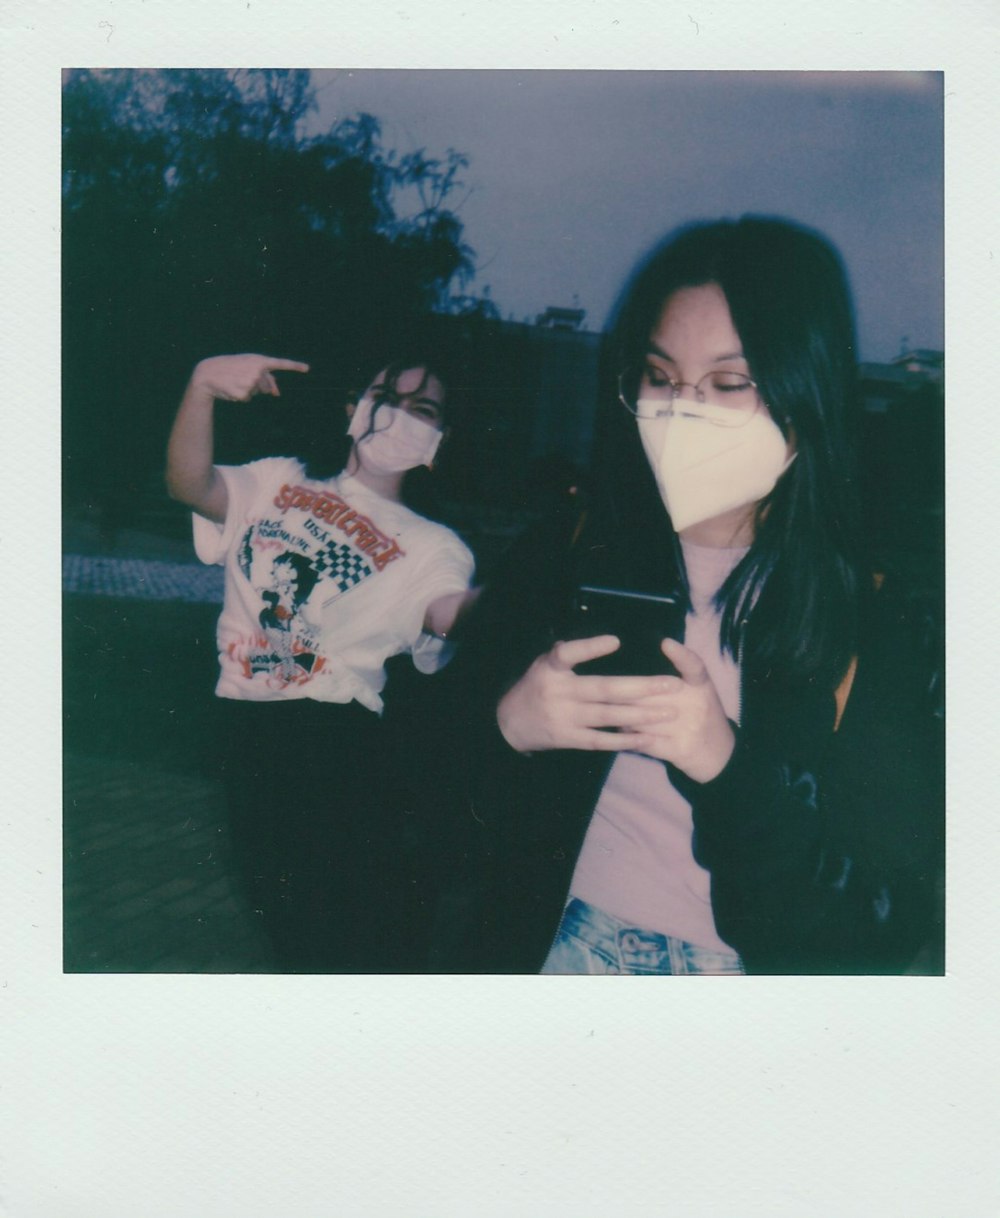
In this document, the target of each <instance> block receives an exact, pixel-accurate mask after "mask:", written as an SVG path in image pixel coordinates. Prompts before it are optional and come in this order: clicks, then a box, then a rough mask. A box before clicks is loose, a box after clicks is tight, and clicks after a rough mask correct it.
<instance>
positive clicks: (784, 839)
mask: <svg viewBox="0 0 1000 1218" xmlns="http://www.w3.org/2000/svg"><path fill="white" fill-rule="evenodd" d="M880 623H881V628H880V629H879V630H878V631H877V632H876V633H875V635H874V636H873V637H872V638H871V639H870V641H869V645H868V646H867V648H864V649H863V650H862V652H861V655H860V657H859V663H858V669H857V674H856V677H855V681H854V685H853V688H852V690H851V695H850V699H849V701H848V705H847V709H846V712H845V714H844V717H843V720H842V722H841V724H840V728H839V730H838V731H837V732H836V733H833V732H832V731H831V730H830V729H831V727H832V711H831V712H830V714H829V715H828V716H827V718H826V724H825V730H820V731H818V732H814V733H813V734H812V743H811V745H809V746H807V747H804V746H803V744H802V741H803V739H805V738H807V737H808V735H809V734H808V733H803V732H799V733H795V732H791V733H789V735H788V738H787V740H786V738H785V736H784V735H783V736H782V740H781V741H779V740H777V739H775V738H772V739H770V740H768V739H761V738H760V736H759V735H757V736H755V737H753V738H748V737H747V735H746V734H745V733H740V735H739V738H738V743H737V748H736V751H735V753H734V754H733V757H732V759H731V761H730V763H729V765H728V766H727V767H726V769H725V770H724V771H723V773H722V774H721V775H719V777H718V778H717V779H715V780H714V781H713V782H711V783H707V784H703V785H701V786H698V785H696V784H687V790H686V792H685V793H686V794H687V795H688V797H689V798H690V799H691V801H692V807H693V817H694V826H695V850H696V854H697V857H698V858H699V861H700V862H701V863H702V864H703V865H704V866H706V867H707V868H708V869H709V870H710V871H711V873H712V905H713V910H714V912H715V919H716V925H717V927H718V930H719V933H720V935H721V936H722V938H723V939H725V940H726V942H728V943H730V944H731V945H732V947H733V948H734V949H736V950H737V951H738V952H740V954H741V955H742V956H743V958H744V960H745V962H746V964H747V968H748V970H749V971H756V972H781V973H898V972H902V971H904V970H906V969H907V968H908V967H909V966H910V965H911V962H912V961H913V960H914V958H915V957H916V956H917V955H918V953H922V954H921V958H922V959H923V960H925V961H930V962H931V963H929V964H928V966H927V967H926V968H925V969H923V970H922V971H932V972H933V971H940V956H941V953H940V943H939V939H940V929H941V928H940V922H941V918H940V910H939V906H940V888H941V882H942V871H943V837H944V834H943V808H944V765H943V722H942V718H941V716H940V714H939V713H935V711H934V708H933V706H932V705H931V699H930V698H929V696H928V695H929V694H931V693H932V685H933V679H932V677H931V675H930V673H929V670H928V668H927V666H926V665H924V664H923V663H920V662H915V661H917V660H918V659H919V658H920V657H919V654H918V652H917V651H916V650H915V643H914V639H913V632H912V631H910V630H909V629H908V625H909V624H908V623H907V622H906V620H905V614H903V613H900V612H897V611H896V610H895V609H893V608H891V607H889V608H885V607H884V608H883V609H882V611H881V612H880ZM831 701H832V700H831ZM774 735H775V736H776V735H777V733H775V734H774ZM788 740H790V741H792V742H793V743H791V744H789V743H788ZM783 742H784V743H783Z"/></svg>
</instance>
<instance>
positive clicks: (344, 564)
mask: <svg viewBox="0 0 1000 1218" xmlns="http://www.w3.org/2000/svg"><path fill="white" fill-rule="evenodd" d="M312 565H313V567H314V568H315V570H316V572H317V574H318V575H319V577H320V579H329V580H332V581H333V583H334V584H336V586H337V587H338V588H339V589H340V591H341V592H348V591H349V590H350V589H351V588H353V587H355V586H356V585H357V584H360V583H361V581H362V580H363V579H366V578H367V577H368V576H369V575H371V573H372V569H371V567H370V566H369V565H368V564H367V563H366V562H365V560H364V559H363V558H362V557H361V555H360V554H359V553H358V552H357V551H356V550H352V549H351V547H350V546H347V545H343V544H342V543H340V542H336V541H331V542H330V543H329V544H328V545H327V546H326V547H325V548H324V549H322V550H320V551H319V552H318V553H317V554H316V555H315V557H314V558H313V560H312Z"/></svg>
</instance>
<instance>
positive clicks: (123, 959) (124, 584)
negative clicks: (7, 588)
mask: <svg viewBox="0 0 1000 1218" xmlns="http://www.w3.org/2000/svg"><path fill="white" fill-rule="evenodd" d="M65 544H66V549H67V553H66V554H65V555H64V560H63V577H64V591H65V594H66V595H65V609H64V754H63V774H64V819H63V842H64V865H63V897H64V941H63V942H64V969H65V971H66V972H100V973H106V972H114V973H133V972H134V973H150V972H161V973H175V972H184V973H260V972H269V971H273V964H272V961H271V958H270V954H269V949H268V946H267V944H266V941H265V939H264V937H263V935H262V932H261V929H260V926H259V924H258V922H257V919H256V917H255V915H254V914H253V912H252V911H251V910H250V909H249V907H248V906H247V903H246V902H245V900H244V899H243V896H242V893H241V891H240V889H239V887H238V885H237V883H236V879H235V875H234V872H233V868H232V865H231V858H230V850H229V842H228V837H227V830H226V819H225V807H224V801H223V797H222V792H221V788H220V786H219V784H218V782H217V781H216V780H215V779H214V778H213V777H212V776H211V772H210V768H209V765H208V761H209V760H210V759H209V758H207V757H206V753H205V739H206V731H207V715H208V710H209V707H210V703H211V688H212V682H213V673H212V670H213V665H214V654H213V646H212V638H213V633H214V631H213V626H214V619H215V615H216V613H217V611H218V602H219V600H220V599H221V581H220V577H221V572H219V571H218V570H215V569H209V568H205V567H203V566H201V564H199V563H197V560H196V559H195V558H194V555H193V553H192V552H191V548H190V546H189V545H185V544H183V543H180V542H172V541H170V540H169V539H162V538H156V537H152V536H142V535H138V534H131V535H125V536H123V537H120V538H118V539H117V544H116V546H115V547H114V549H113V550H112V551H107V550H106V549H105V548H103V547H101V545H100V544H99V542H98V540H97V538H96V536H95V535H94V533H93V531H91V530H87V529H86V528H84V527H77V528H76V529H75V530H72V529H70V530H67V534H66V542H65ZM102 550H103V552H102Z"/></svg>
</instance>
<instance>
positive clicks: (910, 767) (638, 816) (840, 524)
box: [442, 218, 943, 974]
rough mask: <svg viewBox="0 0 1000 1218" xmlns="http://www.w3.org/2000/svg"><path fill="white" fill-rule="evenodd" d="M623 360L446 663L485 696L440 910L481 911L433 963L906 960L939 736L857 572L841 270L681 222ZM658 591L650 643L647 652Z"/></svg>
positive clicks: (471, 694) (895, 627)
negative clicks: (458, 663) (581, 441)
mask: <svg viewBox="0 0 1000 1218" xmlns="http://www.w3.org/2000/svg"><path fill="white" fill-rule="evenodd" d="M609 351H610V358H611V362H612V369H611V370H610V372H611V373H612V375H609V377H608V380H609V382H610V383H609V391H608V393H607V399H606V402H605V407H604V415H603V418H602V419H601V422H600V425H599V429H598V437H597V443H596V445H595V453H596V458H595V469H594V478H595V483H596V485H597V488H598V489H597V492H596V494H595V496H594V498H593V500H592V506H591V508H590V510H589V511H588V513H587V515H586V516H585V517H583V518H581V519H578V520H576V521H575V522H573V524H572V527H571V529H569V530H568V531H567V535H566V536H565V537H557V536H555V535H554V533H553V530H552V529H551V528H550V529H548V530H546V532H545V535H544V536H543V537H542V538H541V541H540V544H538V545H537V546H534V550H533V543H531V542H527V543H525V544H524V545H522V546H521V547H519V549H518V552H517V560H516V563H515V564H514V567H513V569H512V570H511V571H510V572H509V574H508V576H507V578H497V579H496V580H495V581H491V586H490V588H489V589H488V590H487V593H486V594H485V595H484V598H483V601H482V603H481V605H480V608H479V611H478V613H477V615H476V616H477V617H478V621H477V622H476V624H475V629H474V633H473V638H472V639H470V641H469V642H468V644H467V648H466V660H467V661H468V662H467V663H464V664H463V666H462V668H457V669H456V671H455V673H454V674H452V679H453V680H455V681H456V682H459V683H460V684H459V689H460V691H461V696H462V697H463V700H464V701H463V705H464V706H466V707H468V706H470V705H475V704H476V702H475V699H476V697H477V695H478V705H479V707H480V717H479V720H478V734H477V739H476V744H475V747H474V749H472V750H471V751H470V755H471V756H472V757H473V758H474V759H475V763H474V773H472V774H470V776H469V778H468V787H467V789H465V790H463V791H462V793H461V794H462V799H461V806H462V807H463V808H464V809H473V810H474V814H473V816H472V817H471V818H470V817H466V818H465V821H464V823H465V824H466V825H468V827H469V829H472V828H473V824H474V826H475V831H474V832H473V833H472V835H471V844H470V846H469V848H468V850H467V851H466V854H467V856H468V857H469V858H470V859H471V860H473V861H472V862H471V863H470V865H469V868H468V871H467V872H466V875H465V880H464V889H463V886H462V883H461V882H458V883H457V884H456V893H461V894H462V897H461V900H460V899H459V897H458V896H456V897H455V898H454V900H453V905H454V907H455V908H456V909H461V908H465V909H466V910H472V911H474V912H471V913H467V915H466V916H465V919H464V927H463V934H456V933H455V927H444V928H443V934H444V939H447V938H448V934H449V933H450V934H451V940H450V944H449V946H448V947H445V948H442V952H443V953H444V955H443V958H444V959H448V955H447V953H448V952H449V951H450V953H451V955H450V963H449V965H448V967H452V968H455V969H457V970H464V969H472V970H481V971H515V972H529V971H538V970H541V971H542V972H545V973H711V974H739V973H744V972H765V973H799V972H821V973H842V972H856V973H869V972H899V971H903V970H905V969H906V968H908V967H912V961H913V960H914V957H915V956H917V955H918V953H919V952H921V949H924V950H925V951H926V950H927V944H928V941H929V940H933V939H934V937H935V933H936V930H935V926H936V881H937V877H938V875H939V864H940V854H941V837H942V833H941V815H942V803H943V800H942V777H941V764H940V755H941V751H940V731H939V728H940V724H939V721H938V720H937V719H936V718H935V717H934V715H933V714H932V713H931V710H930V708H929V706H928V701H929V699H928V696H927V695H928V690H927V682H926V676H927V672H926V669H925V668H924V666H923V663H922V658H921V656H920V655H919V653H918V649H917V647H916V645H915V643H914V630H913V628H912V624H911V623H909V622H908V621H907V620H906V613H905V611H904V610H903V609H902V608H901V603H900V601H899V600H897V599H896V598H895V597H894V596H893V593H892V589H891V588H890V587H889V585H888V583H886V584H885V585H884V586H879V581H878V580H877V579H876V578H875V577H874V576H873V573H872V572H871V571H870V570H869V569H868V568H867V567H866V565H865V561H864V557H863V545H862V541H863V521H862V519H861V515H860V509H859V504H858V482H857V473H856V460H855V451H854V433H853V427H854V421H853V408H854V395H855V375H856V372H855V362H854V334H853V319H852V307H851V302H850V298H849V294H848V288H847V283H846V279H845V276H844V273H843V270H842V267H841V264H840V260H839V258H838V256H837V255H836V253H835V252H834V251H833V249H832V248H831V247H830V245H829V244H828V243H827V242H826V241H825V240H824V239H823V238H821V237H820V236H818V235H816V234H814V233H812V232H810V231H807V230H805V229H802V228H800V227H798V226H795V225H792V224H790V223H787V222H785V221H780V220H773V219H763V218H744V219H742V220H740V221H738V222H729V221H724V222H719V223H711V224H702V225H697V226H693V227H690V228H688V229H686V230H683V231H681V232H680V233H679V234H678V235H677V236H675V237H674V238H672V239H671V240H669V241H667V242H666V243H665V244H664V245H663V246H661V247H660V248H658V249H657V250H656V251H655V252H654V254H653V255H652V256H651V257H650V258H649V259H648V260H647V262H646V263H645V265H644V266H642V267H641V268H640V270H639V271H638V273H637V274H636V275H635V277H634V278H633V280H632V281H631V283H630V284H629V285H628V287H627V289H626V291H625V293H624V296H623V300H622V303H621V305H620V308H619V310H618V314H617V319H616V323H615V326H614V329H613V332H612V334H611V336H610V345H609ZM532 552H534V554H535V555H536V560H535V561H533V560H532V557H531V555H532ZM639 602H642V604H644V605H645V606H646V607H647V609H650V607H651V609H650V611H651V612H653V613H654V614H655V613H661V616H660V617H659V618H654V621H659V622H660V623H662V624H661V625H660V627H659V629H658V630H657V631H656V633H657V636H658V637H657V640H656V641H657V643H658V644H660V645H659V646H658V647H656V648H653V649H650V648H647V651H646V654H645V657H644V658H641V660H640V662H639V663H637V662H636V658H635V657H636V656H637V655H639V656H640V657H641V656H642V653H641V648H640V647H639V644H640V643H641V639H640V638H639V635H640V634H641V633H642V631H643V630H645V632H646V634H647V635H648V634H649V630H650V626H649V623H648V620H647V623H646V625H645V626H640V625H638V624H636V619H635V613H634V612H633V610H634V607H635V606H636V605H637V604H638V603H639ZM574 604H575V605H576V607H577V610H578V611H579V610H580V609H581V607H582V608H583V609H584V610H587V611H588V612H589V613H590V614H591V618H592V619H593V615H594V612H595V606H597V605H599V604H600V605H603V606H604V609H602V613H603V614H604V616H603V618H602V619H600V620H601V626H600V629H590V630H589V631H588V629H587V628H586V625H585V624H583V625H581V622H584V623H585V621H586V620H587V614H586V613H584V614H583V615H582V617H581V614H580V613H579V612H577V615H576V618H575V619H574V616H573V613H572V607H573V605H574ZM671 606H673V607H674V608H675V609H676V610H677V611H676V612H674V613H671V612H670V607H671ZM647 618H648V615H647ZM660 636H662V643H660ZM670 636H673V637H670ZM626 651H629V652H630V653H631V654H630V655H629V656H628V658H627V662H626V657H625V653H626ZM660 653H662V654H660ZM619 659H620V666H619V667H617V668H616V667H615V665H616V663H617V662H618V661H619ZM661 659H662V660H665V661H666V664H665V665H663V667H662V668H660V666H659V664H658V660H661ZM596 662H599V663H596ZM595 669H596V671H595ZM463 681H464V684H461V683H462V682H463ZM466 717H467V719H468V712H466ZM463 902H464V904H463ZM443 941H444V940H443ZM929 958H930V957H929V956H927V955H924V956H923V957H922V959H923V960H925V961H926V960H927V959H929ZM917 967H921V966H920V965H918V966H917ZM924 967H926V966H924ZM932 967H933V966H932Z"/></svg>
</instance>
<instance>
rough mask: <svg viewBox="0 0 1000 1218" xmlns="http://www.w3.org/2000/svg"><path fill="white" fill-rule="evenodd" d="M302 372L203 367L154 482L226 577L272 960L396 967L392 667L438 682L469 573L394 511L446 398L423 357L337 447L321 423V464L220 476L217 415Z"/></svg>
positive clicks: (222, 699)
mask: <svg viewBox="0 0 1000 1218" xmlns="http://www.w3.org/2000/svg"><path fill="white" fill-rule="evenodd" d="M308 371H309V369H308V366H307V365H305V364H302V363H299V362H297V361H294V360H285V359H272V358H271V357H269V356H264V355H224V356H218V357H215V358H212V359H207V360H203V361H202V362H201V363H200V364H198V365H197V367H196V368H195V370H194V372H193V374H192V376H191V379H190V382H189V384H188V387H187V390H186V392H185V395H184V399H183V401H182V403H181V407H180V410H179V412H178V415H177V419H176V421H175V423H174V427H173V431H172V433H171V437H170V442H169V448H168V457H167V483H168V487H169V489H170V492H171V494H172V495H173V496H174V497H175V498H177V499H179V500H180V501H181V502H183V503H186V504H188V505H189V506H190V507H191V508H193V510H194V512H195V517H194V537H195V547H196V549H197V552H198V556H199V557H200V558H201V559H202V561H204V562H208V563H219V564H220V565H222V566H223V567H224V570H225V591H224V601H223V607H222V613H221V616H220V618H219V624H218V631H217V635H218V653H219V666H220V674H219V679H218V684H217V686H216V695H217V703H216V705H217V708H218V714H217V718H218V720H219V723H220V740H219V745H218V747H219V753H220V761H221V766H222V773H223V778H224V782H225V785H226V790H227V795H228V801H229V805H230V822H231V827H232V836H233V842H234V846H235V849H236V853H237V856H238V859H239V861H240V863H241V865H242V870H243V872H244V874H245V878H246V880H247V885H248V895H249V897H250V901H251V905H252V908H253V910H254V911H255V913H256V915H257V916H259V917H260V918H261V919H262V922H263V925H264V928H265V930H266V931H267V932H268V934H269V937H270V939H271V943H272V946H273V948H274V955H275V960H276V963H277V965H278V967H279V968H280V969H281V970H282V971H287V972H331V971H337V972H339V971H351V972H380V971H399V970H400V969H401V968H403V967H405V950H404V948H405V945H406V943H407V937H408V933H409V928H408V927H407V926H406V925H404V924H402V923H403V922H404V919H402V918H399V919H393V917H392V911H393V910H394V909H396V908H397V907H399V908H401V907H402V906H403V898H405V895H406V894H405V892H403V891H402V890H403V889H404V888H405V883H404V881H403V878H402V875H403V872H402V870H401V865H400V854H401V844H400V842H399V841H398V840H397V839H396V836H395V834H394V833H393V831H392V829H391V826H390V823H389V819H387V816H388V813H390V812H391V810H392V809H391V792H390V790H389V788H388V786H387V781H388V776H389V775H390V774H391V773H392V770H393V766H394V764H395V761H394V751H395V750H394V749H393V741H392V740H391V739H389V737H387V735H386V732H385V730H384V726H383V724H382V722H381V715H382V710H383V697H382V695H383V689H384V686H385V684H386V664H387V662H388V660H389V659H390V658H391V657H393V656H397V655H406V654H408V655H410V656H411V657H412V660H413V663H414V665H415V666H416V668H417V669H419V670H420V671H421V672H424V673H431V672H434V671H435V670H437V669H438V668H440V667H441V666H442V664H443V663H444V662H445V660H446V658H447V652H446V644H445V642H444V639H445V636H446V635H448V634H449V633H450V632H451V630H452V628H453V626H454V624H455V622H456V620H457V618H458V616H459V615H460V613H462V612H463V611H464V609H465V607H466V605H467V603H468V602H469V600H470V598H471V596H472V593H471V592H470V591H469V585H470V581H471V578H472V572H473V560H472V555H471V554H470V552H469V550H468V549H467V548H466V546H465V545H464V544H463V542H462V541H461V540H460V539H459V538H458V537H457V536H456V535H455V534H454V533H453V532H452V531H451V530H450V529H447V528H445V527H444V526H443V525H441V524H438V523H435V522H433V521H431V520H427V519H425V518H424V517H423V516H421V515H418V514H417V513H416V512H415V511H413V510H411V509H410V508H409V507H408V506H406V503H405V502H404V499H405V496H406V490H407V483H408V475H409V474H410V473H411V471H416V470H419V469H420V468H421V467H423V466H430V465H431V464H432V462H433V461H434V459H435V456H436V454H437V451H438V448H439V445H440V443H441V441H442V439H443V437H444V434H445V430H446V421H447V419H446V408H447V407H446V396H445V386H444V382H443V379H442V377H441V376H440V375H439V373H438V372H437V371H435V369H434V367H433V366H432V365H431V364H429V363H427V362H426V361H425V360H424V359H422V358H419V357H414V358H412V359H401V360H398V361H396V362H394V363H391V364H389V365H388V366H387V367H384V368H382V369H381V371H379V372H378V373H377V374H376V375H375V376H374V377H373V379H372V381H371V384H370V385H369V386H368V388H367V389H366V390H365V392H364V393H363V394H362V395H361V396H360V400H358V401H357V402H351V403H349V404H348V406H347V414H348V419H349V422H348V426H347V437H346V438H345V442H344V443H343V444H342V443H341V441H340V437H341V435H342V433H343V426H344V416H343V415H338V417H339V419H340V425H339V426H338V425H337V421H336V419H331V421H330V425H329V426H330V436H329V441H330V442H329V443H328V444H326V445H325V446H324V445H320V447H321V448H322V447H325V448H326V450H327V458H331V459H330V460H328V461H327V464H325V465H323V466H320V465H319V464H318V463H317V462H316V461H315V460H314V461H313V462H312V463H307V464H305V465H304V464H302V463H301V462H300V461H298V460H296V459H293V458H291V457H274V458H267V459H265V460H261V461H255V462H251V463H250V464H247V465H240V466H224V465H216V464H214V461H213V413H214V406H215V403H216V401H218V400H223V401H232V402H245V401H248V400H249V399H251V398H252V397H254V396H255V395H257V394H270V395H274V396H278V394H279V389H278V383H277V380H276V375H283V374H292V373H294V374H296V375H301V374H303V373H307V372H308ZM342 448H346V450H347V451H346V464H343V455H344V454H343V452H342V451H340V450H341V449H342ZM337 456H339V457H340V460H336V457H337ZM327 458H324V460H326V459H327Z"/></svg>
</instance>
